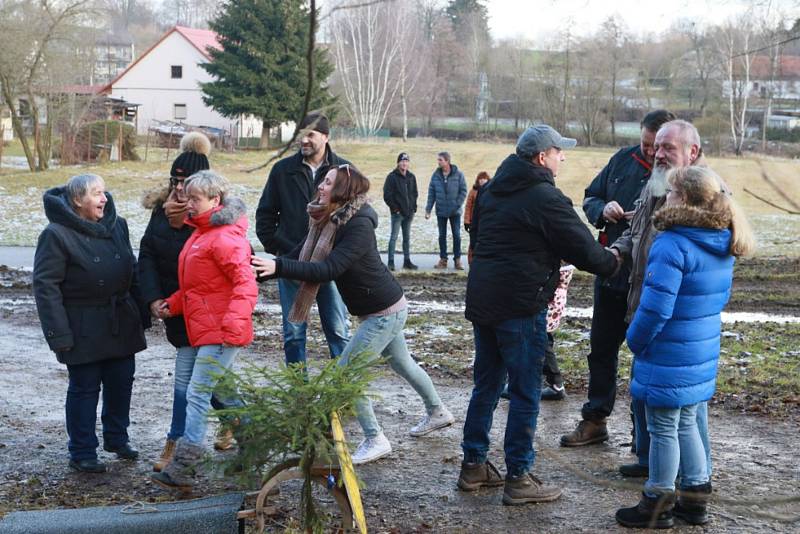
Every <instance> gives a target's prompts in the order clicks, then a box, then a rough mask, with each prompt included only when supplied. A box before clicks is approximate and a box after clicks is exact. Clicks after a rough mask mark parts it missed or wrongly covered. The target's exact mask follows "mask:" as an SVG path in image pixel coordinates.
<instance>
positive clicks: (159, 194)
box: [142, 187, 169, 210]
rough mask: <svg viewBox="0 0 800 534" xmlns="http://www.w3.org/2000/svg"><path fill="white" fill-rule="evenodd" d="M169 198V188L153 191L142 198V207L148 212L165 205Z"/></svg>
mask: <svg viewBox="0 0 800 534" xmlns="http://www.w3.org/2000/svg"><path fill="white" fill-rule="evenodd" d="M168 196H169V187H161V188H158V189H151V190H150V191H147V192H145V194H144V196H143V197H142V206H143V207H144V209H147V210H152V209H155V208H157V207H158V206H161V205H162V204H164V202H166V200H167V197H168Z"/></svg>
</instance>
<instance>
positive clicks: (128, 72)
mask: <svg viewBox="0 0 800 534" xmlns="http://www.w3.org/2000/svg"><path fill="white" fill-rule="evenodd" d="M211 48H217V49H218V48H220V44H219V42H218V41H217V34H216V33H215V32H213V31H210V30H198V29H193V28H186V27H183V26H175V27H174V28H172V29H171V30H169V31H167V32H166V33H165V34H164V35H163V36H162V37H161V38H160V39H159V40H158V41H157V42H156V44H154V45H153V46H151V47H150V48H149V49H148V50H147V51H146V52H144V53H143V54H142V55H141V56H139V57H138V58H136V60H135V61H134V62H133V63H132V64H130V65H129V66H128V67H127V68H126V69H125V70H124V71H122V72H121V73H119V74H118V75H117V76H116V77H115V78H114V79H113V80H111V81H110V82H109V83H108V84H107V85H106V86H105V87H104V88H103V93H105V94H108V95H110V96H111V97H112V98H115V99H120V100H124V101H127V102H132V103H136V104H139V107H138V116H137V118H136V121H135V122H136V125H137V130H138V132H139V133H140V134H144V133H146V132H147V131H148V129H149V128H150V127H151V126H154V125H156V124H158V123H159V122H167V121H169V122H177V123H183V124H187V125H192V126H206V127H211V128H220V129H223V130H225V131H226V132H228V134H230V135H232V136H233V137H234V138H239V137H260V136H261V120H260V119H256V118H255V117H253V116H245V115H242V116H239V117H236V118H227V117H223V116H222V115H220V114H219V113H217V112H216V111H214V110H213V109H211V107H209V106H207V105H206V104H205V103H204V102H203V92H202V90H201V89H200V84H201V83H205V82H210V81H213V78H212V77H211V75H210V74H208V73H207V72H206V71H205V70H203V69H202V68H201V67H200V65H201V64H202V63H206V62H208V61H210V59H211V56H210V55H209V52H208V51H209V49H211Z"/></svg>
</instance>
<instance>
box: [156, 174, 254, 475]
mask: <svg viewBox="0 0 800 534" xmlns="http://www.w3.org/2000/svg"><path fill="white" fill-rule="evenodd" d="M227 186H228V184H227V181H226V180H225V179H224V178H222V177H221V176H218V175H217V174H215V173H213V172H211V171H200V172H198V173H196V174H194V175H192V176H191V177H190V178H189V179H188V180H187V181H186V184H185V189H186V194H187V196H188V199H189V200H188V210H189V216H188V217H187V219H186V224H188V225H190V226H194V227H195V231H194V232H193V233H192V235H191V237H190V238H189V240H188V241H186V244H185V245H184V246H183V250H182V251H181V254H180V256H179V257H178V285H179V289H178V291H176V292H175V293H173V294H172V295H171V296H170V297H169V298H167V299H166V301H165V302H164V304H163V305H162V308H161V314H160V316H161V317H162V318H165V317H170V316H172V315H180V314H182V315H183V317H184V321H185V322H186V331H187V334H188V336H189V342H190V343H191V345H192V347H193V348H195V349H196V350H197V353H196V357H195V361H194V369H193V370H192V381H191V383H190V384H189V388H188V390H187V392H186V401H187V405H186V427H185V429H184V432H183V436H182V437H181V438H180V439H179V440H178V444H177V447H176V450H175V457H174V459H173V460H172V462H170V463H169V464H168V465H167V467H166V468H164V469H163V470H162V471H161V472H160V473H156V474H154V475H153V479H155V481H156V482H158V483H159V484H161V485H163V486H167V487H169V488H174V489H180V490H182V491H188V490H190V489H191V487H192V485H193V483H194V481H193V477H192V474H191V473H192V471H193V470H194V466H195V465H196V464H197V463H198V462H199V461H200V459H201V457H202V455H203V452H204V448H203V443H204V441H205V436H206V430H207V427H208V421H207V414H208V409H209V407H210V401H211V392H212V390H213V389H214V386H215V385H216V383H217V381H218V380H219V373H220V370H221V369H228V368H230V367H231V365H233V361H234V359H235V358H236V355H237V354H238V352H239V350H240V349H241V348H242V347H243V346H245V345H247V344H249V343H250V342H251V341H252V340H253V322H252V314H253V309H254V308H255V306H256V300H257V299H258V286H257V285H256V279H255V276H254V274H253V271H252V270H251V268H250V254H251V248H250V243H249V242H248V241H247V210H246V208H245V205H244V203H243V202H242V201H241V200H239V199H237V198H231V197H230V196H228V195H227V194H226V192H227ZM231 403H234V404H235V401H233V400H232V402H224V404H226V405H230V404H231Z"/></svg>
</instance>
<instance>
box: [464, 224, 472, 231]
mask: <svg viewBox="0 0 800 534" xmlns="http://www.w3.org/2000/svg"><path fill="white" fill-rule="evenodd" d="M471 227H472V225H471V224H470V223H464V230H466V231H467V232H469V229H470V228H471Z"/></svg>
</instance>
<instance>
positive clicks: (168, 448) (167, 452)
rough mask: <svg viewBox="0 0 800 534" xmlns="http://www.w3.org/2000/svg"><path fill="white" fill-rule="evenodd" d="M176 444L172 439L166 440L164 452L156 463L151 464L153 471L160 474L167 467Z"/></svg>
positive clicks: (173, 454)
mask: <svg viewBox="0 0 800 534" xmlns="http://www.w3.org/2000/svg"><path fill="white" fill-rule="evenodd" d="M176 444H177V442H176V441H175V440H174V439H168V440H167V442H166V443H165V444H164V450H163V451H161V457H160V458H159V459H158V461H157V462H156V463H154V464H153V471H155V472H156V473H160V472H161V470H162V469H164V468H165V467H167V465H169V463H170V462H171V461H172V457H173V456H175V445H176Z"/></svg>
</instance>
